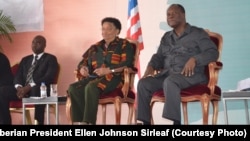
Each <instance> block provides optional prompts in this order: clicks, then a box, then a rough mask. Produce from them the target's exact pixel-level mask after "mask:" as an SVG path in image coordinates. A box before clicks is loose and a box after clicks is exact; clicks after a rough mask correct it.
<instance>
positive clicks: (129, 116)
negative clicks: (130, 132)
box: [127, 103, 134, 125]
mask: <svg viewBox="0 0 250 141" xmlns="http://www.w3.org/2000/svg"><path fill="white" fill-rule="evenodd" d="M128 109H129V113H128V122H127V123H128V124H129V125H130V124H132V118H133V112H134V104H133V103H128Z"/></svg>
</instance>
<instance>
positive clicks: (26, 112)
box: [25, 109, 32, 125]
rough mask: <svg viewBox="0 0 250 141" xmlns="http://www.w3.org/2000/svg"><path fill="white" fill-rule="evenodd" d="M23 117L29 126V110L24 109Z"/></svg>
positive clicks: (30, 122)
mask: <svg viewBox="0 0 250 141" xmlns="http://www.w3.org/2000/svg"><path fill="white" fill-rule="evenodd" d="M25 117H26V123H27V124H29V125H31V124H32V121H31V116H30V110H26V109H25Z"/></svg>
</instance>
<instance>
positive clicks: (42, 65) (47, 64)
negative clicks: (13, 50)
mask: <svg viewBox="0 0 250 141" xmlns="http://www.w3.org/2000/svg"><path fill="white" fill-rule="evenodd" d="M32 60H33V55H28V56H26V57H24V58H22V60H21V62H20V64H19V68H18V71H17V74H16V76H15V78H14V84H21V85H23V86H24V85H25V82H26V76H27V73H28V70H29V68H30V66H31V64H32ZM58 69H59V65H58V62H57V58H56V56H54V55H52V54H49V53H44V54H43V55H42V56H41V58H40V59H39V60H38V62H37V65H36V67H35V70H34V72H33V80H34V82H35V83H36V86H35V87H32V90H31V92H30V94H29V95H30V96H40V85H41V83H42V82H45V84H46V86H47V93H48V95H49V94H50V89H49V86H50V84H52V83H53V82H54V80H55V77H56V76H57V73H58V71H59V70H58Z"/></svg>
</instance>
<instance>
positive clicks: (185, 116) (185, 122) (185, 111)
mask: <svg viewBox="0 0 250 141" xmlns="http://www.w3.org/2000/svg"><path fill="white" fill-rule="evenodd" d="M182 110H183V117H184V124H185V125H187V124H188V114H187V102H182Z"/></svg>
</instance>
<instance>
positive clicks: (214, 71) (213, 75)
mask: <svg viewBox="0 0 250 141" xmlns="http://www.w3.org/2000/svg"><path fill="white" fill-rule="evenodd" d="M222 67H223V63H222V62H220V61H216V62H211V63H209V64H208V69H209V82H208V87H209V88H210V90H211V92H212V93H213V92H214V89H215V86H216V85H217V83H218V76H219V71H220V70H221V69H222Z"/></svg>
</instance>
